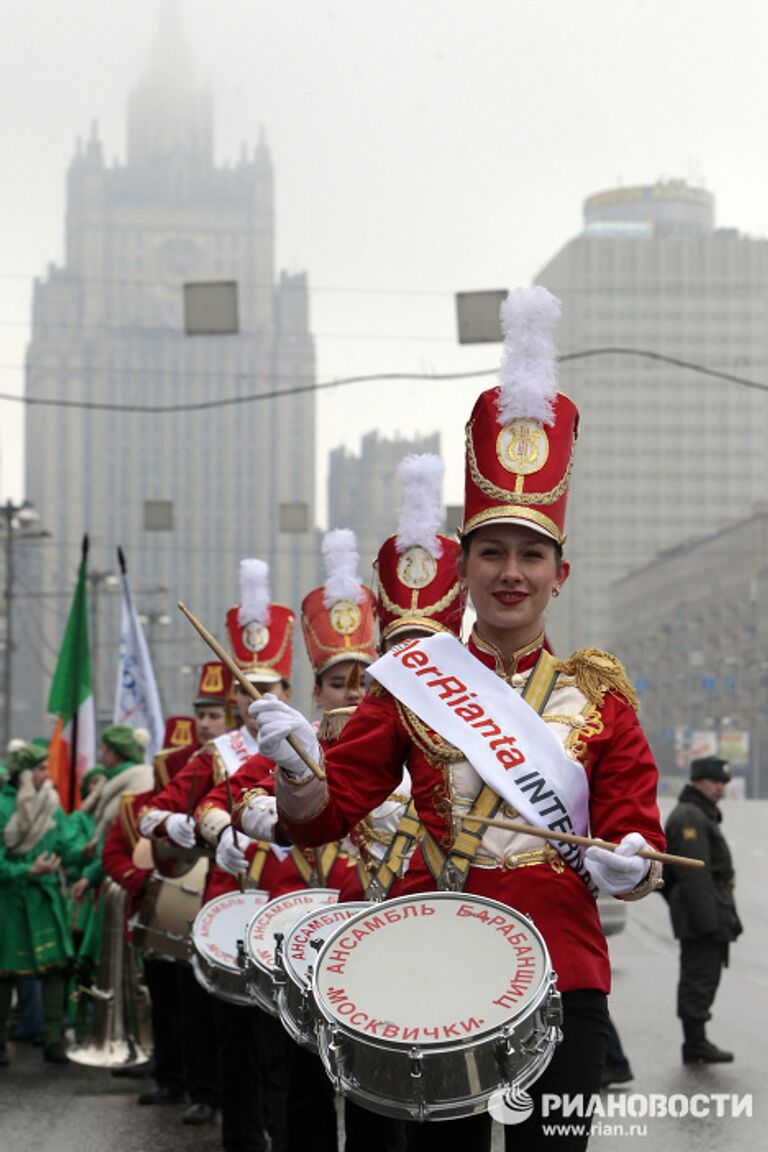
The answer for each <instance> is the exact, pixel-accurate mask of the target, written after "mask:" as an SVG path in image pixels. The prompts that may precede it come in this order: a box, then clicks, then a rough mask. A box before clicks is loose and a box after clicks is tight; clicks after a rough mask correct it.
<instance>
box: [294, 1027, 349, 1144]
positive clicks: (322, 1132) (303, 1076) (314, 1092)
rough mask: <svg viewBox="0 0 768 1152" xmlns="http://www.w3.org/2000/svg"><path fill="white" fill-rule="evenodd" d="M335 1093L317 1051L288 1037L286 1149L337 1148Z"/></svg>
mask: <svg viewBox="0 0 768 1152" xmlns="http://www.w3.org/2000/svg"><path fill="white" fill-rule="evenodd" d="M338 1146H339V1141H338V1135H337V1122H336V1093H335V1092H334V1090H333V1084H332V1083H331V1081H330V1080H329V1078H328V1076H327V1075H326V1071H325V1068H324V1067H323V1062H322V1060H321V1059H320V1057H319V1056H318V1055H316V1053H314V1052H310V1050H309V1049H308V1048H302V1047H300V1046H299V1045H298V1044H296V1043H294V1041H293V1040H291V1039H290V1037H288V1141H287V1148H288V1152H337V1149H338Z"/></svg>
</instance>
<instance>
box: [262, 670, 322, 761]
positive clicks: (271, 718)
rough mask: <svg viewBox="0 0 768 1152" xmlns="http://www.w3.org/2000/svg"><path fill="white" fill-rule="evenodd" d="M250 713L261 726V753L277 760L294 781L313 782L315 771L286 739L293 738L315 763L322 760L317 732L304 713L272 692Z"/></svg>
mask: <svg viewBox="0 0 768 1152" xmlns="http://www.w3.org/2000/svg"><path fill="white" fill-rule="evenodd" d="M248 713H249V715H251V716H253V718H254V720H255V721H256V723H257V724H258V726H259V752H261V753H262V754H263V755H264V756H267V757H269V759H270V760H274V761H275V763H276V764H279V765H280V767H281V768H282V769H283V771H284V772H286V773H287V774H288V775H289V776H291V777H293V779H294V780H307V779H309V777H310V776H311V775H312V773H311V771H310V770H309V768H307V766H306V764H305V763H304V761H303V760H302V758H301V757H300V756H299V755H298V753H296V752H294V750H293V748H291V746H290V744H288V743H287V741H286V736H289V735H291V734H293V735H294V736H295V737H296V739H297V740H298V742H299V744H301V746H302V748H304V750H305V751H306V752H308V753H309V755H310V756H311V758H312V759H313V760H314V761H315V763H317V761H318V760H319V759H320V745H319V744H318V742H317V737H316V736H315V730H314V728H313V727H312V725H311V724H310V723H309V721H308V720H305V719H304V717H303V716H302V714H301V712H297V711H296V709H295V708H291V707H290V706H289V705H288V704H286V703H285V701H283V700H278V698H277V697H276V696H273V695H272V693H271V692H268V693H267V694H266V695H265V696H262V698H261V700H254V702H253V704H251V705H250V707H249V708H248Z"/></svg>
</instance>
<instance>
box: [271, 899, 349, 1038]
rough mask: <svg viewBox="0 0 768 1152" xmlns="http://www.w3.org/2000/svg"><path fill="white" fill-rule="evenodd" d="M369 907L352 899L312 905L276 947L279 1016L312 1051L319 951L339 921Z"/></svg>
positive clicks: (275, 975)
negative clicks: (313, 986) (337, 902)
mask: <svg viewBox="0 0 768 1152" xmlns="http://www.w3.org/2000/svg"><path fill="white" fill-rule="evenodd" d="M370 907H371V905H370V903H369V902H367V901H364V900H352V901H349V902H348V903H345V904H331V905H330V906H329V907H327V908H319V909H314V908H313V909H312V910H311V911H309V912H305V913H304V915H303V916H302V917H301V919H300V920H297V922H296V923H295V924H294V926H293V927H292V928H291V930H290V932H287V933H286V935H285V939H284V940H283V941H282V942H281V944H280V945H279V946H278V947H277V949H276V951H275V967H274V971H273V973H272V976H273V980H274V983H275V989H276V998H277V1010H278V1013H279V1015H280V1019H281V1020H282V1022H283V1025H284V1026H285V1029H286V1031H287V1032H288V1033H289V1034H290V1036H291V1037H292V1038H293V1039H294V1040H295V1041H296V1042H297V1043H298V1044H301V1045H302V1046H303V1047H305V1048H310V1049H311V1050H312V1051H313V1052H316V1051H317V1035H316V1033H315V1021H316V1020H317V1010H316V1008H315V1001H314V996H313V994H312V976H313V972H314V967H315V964H316V963H317V956H318V953H319V951H320V949H321V948H322V946H323V944H324V943H325V941H326V940H327V939H328V937H329V936H330V935H332V933H334V932H335V931H336V929H337V928H338V927H339V926H340V925H342V924H344V923H345V922H346V921H347V920H349V918H350V917H351V916H354V915H356V913H358V912H361V911H364V910H365V909H366V908H367V909H370Z"/></svg>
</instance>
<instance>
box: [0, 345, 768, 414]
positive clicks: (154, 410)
mask: <svg viewBox="0 0 768 1152" xmlns="http://www.w3.org/2000/svg"><path fill="white" fill-rule="evenodd" d="M596 356H637V357H640V358H642V359H646V360H652V361H655V362H657V363H661V364H670V365H672V366H673V367H675V368H684V369H686V370H687V371H689V372H695V373H698V374H699V375H700V376H709V377H712V378H714V379H716V380H725V381H728V382H729V383H731V384H739V385H741V386H742V387H744V388H752V389H754V390H755V391H758V392H766V391H768V384H766V383H764V382H762V381H760V380H750V379H748V378H747V377H745V376H738V375H736V374H734V373H732V372H722V371H720V370H719V369H717V368H707V367H706V365H704V364H695V363H693V362H692V361H690V360H682V359H680V358H679V357H677V356H667V355H665V354H664V353H662V352H652V351H649V350H648V349H644V348H620V347H616V348H610V347H609V348H587V349H584V350H583V351H581V352H567V353H564V354H563V355H562V356H559V357H558V361H559V363H561V364H565V363H568V362H570V361H574V360H586V359H590V358H594V357H596ZM498 372H499V369H498V367H496V368H479V369H476V370H474V371H468V372H374V373H370V374H366V375H362V376H343V377H338V378H336V379H335V380H326V381H324V382H322V383H316V382H313V383H311V384H297V385H295V386H294V387H291V388H279V389H273V390H271V391H268V392H256V393H249V394H248V395H245V396H225V397H218V398H216V399H215V400H199V401H189V402H185V403H179V404H108V403H106V402H103V401H99V400H62V399H60V398H54V397H43V396H16V395H14V394H12V393H9V392H0V400H8V401H10V402H11V403H17V404H26V405H27V406H28V407H47V408H72V409H85V410H88V411H96V412H126V413H144V414H152V415H158V416H163V415H167V414H170V413H174V412H204V411H210V410H211V409H215V408H230V407H234V406H238V405H243V404H257V403H260V402H263V401H265V400H279V399H282V398H283V397H286V396H301V395H304V394H308V393H311V392H323V391H325V390H327V389H329V388H341V387H347V386H349V385H351V384H373V383H382V382H387V381H388V382H392V381H397V380H403V381H405V380H430V381H433V380H434V381H446V380H472V379H476V378H478V377H482V376H496V375H498Z"/></svg>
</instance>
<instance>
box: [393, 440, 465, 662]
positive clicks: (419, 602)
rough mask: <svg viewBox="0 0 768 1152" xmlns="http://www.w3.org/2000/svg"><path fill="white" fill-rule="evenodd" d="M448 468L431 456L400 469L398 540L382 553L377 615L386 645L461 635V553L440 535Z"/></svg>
mask: <svg viewBox="0 0 768 1152" xmlns="http://www.w3.org/2000/svg"><path fill="white" fill-rule="evenodd" d="M444 471H445V467H444V465H443V461H442V460H441V459H440V457H439V456H435V455H432V454H431V453H424V454H422V455H414V456H406V457H404V458H403V459H402V460H401V461H400V463H399V464H398V466H397V476H398V479H399V480H400V484H401V490H402V499H401V504H400V520H399V523H398V529H397V534H396V535H395V536H390V537H389V539H388V540H385V541H384V543H383V544H382V546H381V548H380V549H379V554H378V556H377V557H376V561H375V563H374V568H375V571H376V578H377V584H376V593H377V596H376V615H377V616H378V620H379V635H380V638H381V641H382V643H383V642H384V641H386V640H391V639H392V638H396V637H397V635H398V633H402V632H406V631H408V632H413V631H418V632H452V633H453V635H454V636H460V634H461V621H462V617H463V615H464V608H465V604H466V591H465V589H464V587H463V586H462V585H461V584H460V583H459V572H458V564H459V556H460V554H461V548H460V546H459V544H458V543H457V542H456V540H452V539H451V538H450V537H449V536H443V535H441V534H440V533H439V532H438V528H439V527H440V525H441V523H442V519H443V505H442V484H443V473H444Z"/></svg>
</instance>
